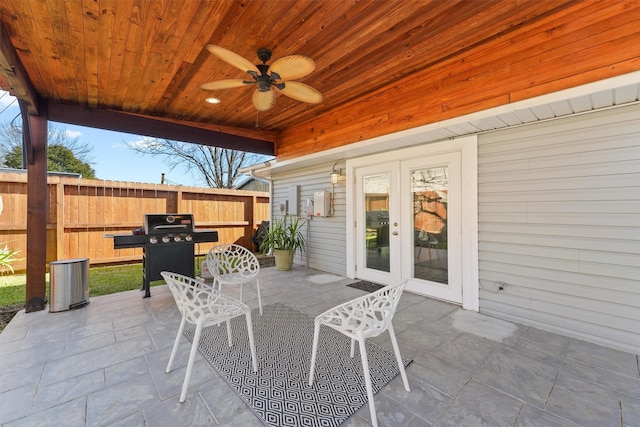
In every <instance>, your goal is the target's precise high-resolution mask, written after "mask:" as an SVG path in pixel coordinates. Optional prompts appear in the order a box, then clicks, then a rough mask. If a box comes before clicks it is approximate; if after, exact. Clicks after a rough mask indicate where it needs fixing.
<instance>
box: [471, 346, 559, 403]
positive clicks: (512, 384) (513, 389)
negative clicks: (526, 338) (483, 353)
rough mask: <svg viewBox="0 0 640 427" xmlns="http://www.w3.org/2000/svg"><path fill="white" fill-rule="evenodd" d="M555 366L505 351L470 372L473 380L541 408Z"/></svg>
mask: <svg viewBox="0 0 640 427" xmlns="http://www.w3.org/2000/svg"><path fill="white" fill-rule="evenodd" d="M559 363H560V362H559V361H558V362H555V363H552V364H550V363H547V362H543V361H540V360H538V359H534V358H532V357H528V356H526V355H524V354H522V353H519V352H516V351H513V350H510V349H506V348H505V349H500V350H498V351H496V352H494V353H492V354H491V355H490V356H489V358H488V359H487V360H486V361H485V363H484V364H483V365H482V367H481V368H480V369H478V370H477V371H476V372H474V374H473V379H474V380H476V381H478V382H481V383H483V384H486V385H488V386H491V387H494V388H496V389H498V390H501V391H503V392H505V393H507V394H509V395H511V396H514V397H516V398H518V399H520V400H524V401H525V402H529V403H531V404H533V405H535V406H537V407H539V408H544V405H545V404H546V403H547V400H548V399H549V396H550V394H551V390H552V388H553V385H554V381H555V379H556V376H557V375H558V370H559V369H560V366H559Z"/></svg>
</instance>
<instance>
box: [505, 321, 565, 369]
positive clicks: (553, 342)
mask: <svg viewBox="0 0 640 427" xmlns="http://www.w3.org/2000/svg"><path fill="white" fill-rule="evenodd" d="M568 346H569V338H567V337H563V336H562V335H557V334H554V333H552V332H546V331H542V330H540V329H536V328H528V329H527V330H526V331H525V332H524V333H523V334H521V335H520V337H519V339H518V341H517V342H516V343H515V344H514V345H513V348H514V349H515V350H517V351H519V352H520V353H524V354H526V355H527V356H531V357H534V358H536V359H540V360H544V361H549V362H550V363H552V362H554V361H556V362H558V361H560V360H562V358H563V356H564V354H565V352H566V351H567V348H568Z"/></svg>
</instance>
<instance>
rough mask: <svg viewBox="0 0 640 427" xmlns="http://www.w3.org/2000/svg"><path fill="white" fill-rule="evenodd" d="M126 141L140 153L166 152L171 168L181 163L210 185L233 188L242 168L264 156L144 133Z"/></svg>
mask: <svg viewBox="0 0 640 427" xmlns="http://www.w3.org/2000/svg"><path fill="white" fill-rule="evenodd" d="M127 145H128V146H129V148H131V149H132V150H135V151H137V152H138V153H140V154H143V155H152V156H165V158H166V159H165V161H166V163H167V165H168V166H169V167H170V168H171V170H173V169H174V168H175V167H176V166H178V165H182V166H183V167H184V168H185V170H187V171H189V172H190V173H191V174H192V175H194V176H195V178H196V179H198V180H200V181H201V182H203V183H204V184H206V185H207V186H208V187H212V188H233V186H234V184H235V183H236V182H237V180H238V178H239V176H240V169H241V168H243V167H245V166H249V165H252V164H255V163H258V162H260V161H264V160H266V159H267V156H264V155H261V154H254V153H247V152H245V151H238V150H231V149H227V148H218V147H211V146H208V145H199V144H192V143H187V142H178V141H172V140H168V139H159V138H146V137H145V138H142V140H141V141H137V142H130V143H128V144H127Z"/></svg>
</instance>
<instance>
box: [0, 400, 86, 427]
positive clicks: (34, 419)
mask: <svg viewBox="0 0 640 427" xmlns="http://www.w3.org/2000/svg"><path fill="white" fill-rule="evenodd" d="M86 406H87V397H86V396H82V397H78V398H77V399H74V400H71V401H69V402H66V403H63V404H60V405H57V406H54V407H52V408H50V409H47V410H46V411H42V412H38V413H36V414H33V415H31V416H30V417H29V418H25V419H21V420H16V421H13V422H10V423H6V424H2V425H3V427H33V426H38V427H60V426H62V425H64V426H65V427H84V426H85V425H86V419H85V418H86V413H85V410H86Z"/></svg>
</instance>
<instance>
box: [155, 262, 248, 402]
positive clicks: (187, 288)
mask: <svg viewBox="0 0 640 427" xmlns="http://www.w3.org/2000/svg"><path fill="white" fill-rule="evenodd" d="M160 274H161V275H162V277H163V278H164V280H165V281H166V282H167V285H169V289H170V290H171V294H172V295H173V298H174V299H175V300H176V305H177V306H178V310H179V311H180V314H181V315H182V320H181V321H180V327H179V328H178V334H177V335H176V340H175V342H174V343H173V350H171V357H169V363H168V364H167V370H166V372H167V373H169V372H171V366H172V365H173V360H174V358H175V356H176V352H177V350H178V346H179V345H180V340H181V339H182V332H183V330H184V326H185V324H186V323H187V322H189V323H191V324H193V325H196V330H195V334H194V336H193V343H192V344H191V353H190V354H189V363H188V364H187V373H186V374H185V377H184V382H183V384H182V393H181V394H180V403H182V402H184V401H185V399H186V398H187V389H188V388H189V381H190V379H191V370H192V368H193V360H194V359H195V356H196V352H197V351H198V344H199V342H200V335H201V333H202V328H204V327H207V326H212V325H217V324H219V323H221V322H227V337H228V340H229V347H231V346H232V345H233V341H232V338H231V324H230V323H229V320H230V319H233V318H234V317H237V316H242V315H245V316H246V318H247V332H248V335H249V346H250V347H251V357H252V359H253V371H254V372H255V371H257V370H258V365H257V362H256V348H255V344H254V341H253V327H252V323H251V309H250V308H249V307H248V306H247V305H246V304H243V303H242V302H240V301H238V300H236V299H233V298H231V297H228V296H226V295H224V294H222V293H221V292H219V291H218V290H216V289H214V288H212V287H210V286H207V285H205V284H204V283H203V282H200V281H198V280H195V279H192V278H190V277H186V276H183V275H180V274H177V273H170V272H167V271H163V272H161V273H160Z"/></svg>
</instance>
